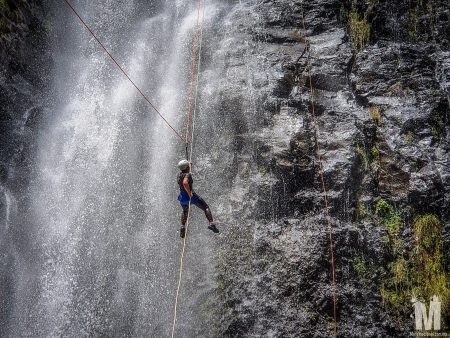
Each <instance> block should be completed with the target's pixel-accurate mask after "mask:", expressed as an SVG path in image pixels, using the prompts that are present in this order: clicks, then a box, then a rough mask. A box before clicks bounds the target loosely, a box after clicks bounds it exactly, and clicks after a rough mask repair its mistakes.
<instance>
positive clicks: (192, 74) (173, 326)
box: [171, 0, 205, 338]
mask: <svg viewBox="0 0 450 338" xmlns="http://www.w3.org/2000/svg"><path fill="white" fill-rule="evenodd" d="M200 5H201V0H198V2H197V22H196V26H195V27H196V38H194V41H193V52H192V73H191V82H190V86H189V87H190V88H189V98H188V115H187V123H186V139H185V144H186V159H188V158H189V162H191V160H192V151H193V139H194V128H195V116H196V109H197V95H198V83H199V74H200V61H201V47H202V36H203V20H204V17H205V9H204V8H203V15H202V20H201V23H200V26H199V19H200ZM199 27H201V28H200V40H199V39H198V30H199ZM199 43H200V44H199ZM195 47H197V49H198V51H197V50H196V49H195ZM197 52H198V60H197ZM196 62H198V67H197V65H196ZM195 69H197V78H196V87H195V94H194V116H193V119H192V134H191V151H190V153H189V154H188V146H189V124H190V114H191V110H192V94H193V83H194V81H195ZM190 215H191V200H190V199H189V204H188V214H187V218H186V225H185V235H184V238H183V247H182V249H181V257H180V268H179V274H178V283H177V290H176V295H175V305H174V310H173V322H172V336H171V337H172V338H174V337H175V328H176V323H177V307H178V299H179V295H180V287H181V279H182V276H183V263H184V253H185V251H186V242H187V237H188V227H189V218H190Z"/></svg>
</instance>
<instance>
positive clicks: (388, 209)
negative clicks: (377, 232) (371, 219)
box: [375, 199, 403, 235]
mask: <svg viewBox="0 0 450 338" xmlns="http://www.w3.org/2000/svg"><path fill="white" fill-rule="evenodd" d="M375 215H376V219H377V221H378V223H379V224H383V225H384V226H385V227H386V230H387V231H388V233H389V234H390V235H397V234H398V232H399V230H400V226H401V225H402V223H403V220H402V218H401V217H400V215H399V214H398V213H397V211H395V209H394V207H393V206H392V205H391V204H390V203H389V202H388V201H386V200H384V199H380V200H379V201H378V202H377V203H375Z"/></svg>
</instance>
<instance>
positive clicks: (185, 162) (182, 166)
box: [178, 160, 189, 171]
mask: <svg viewBox="0 0 450 338" xmlns="http://www.w3.org/2000/svg"><path fill="white" fill-rule="evenodd" d="M178 168H179V169H180V170H182V171H183V170H186V169H187V168H189V161H188V160H181V161H180V162H178Z"/></svg>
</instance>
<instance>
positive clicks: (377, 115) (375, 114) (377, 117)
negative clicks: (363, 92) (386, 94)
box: [369, 105, 381, 125]
mask: <svg viewBox="0 0 450 338" xmlns="http://www.w3.org/2000/svg"><path fill="white" fill-rule="evenodd" d="M369 114H370V117H371V118H372V121H373V122H374V123H375V124H376V125H379V124H380V122H381V111H380V109H379V108H378V107H377V106H375V105H372V106H370V107H369Z"/></svg>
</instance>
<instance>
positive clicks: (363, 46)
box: [211, 0, 450, 337]
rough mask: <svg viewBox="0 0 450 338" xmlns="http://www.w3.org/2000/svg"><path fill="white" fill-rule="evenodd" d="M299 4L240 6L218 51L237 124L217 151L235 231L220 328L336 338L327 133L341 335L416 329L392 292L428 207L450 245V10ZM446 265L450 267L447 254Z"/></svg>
mask: <svg viewBox="0 0 450 338" xmlns="http://www.w3.org/2000/svg"><path fill="white" fill-rule="evenodd" d="M301 3H302V2H301V1H262V2H261V1H258V2H256V1H247V2H244V3H240V4H236V5H235V6H234V8H233V10H232V11H231V12H230V13H229V14H228V15H227V17H226V19H225V22H227V26H226V32H225V37H224V40H223V42H222V43H221V45H220V48H219V49H218V50H219V52H216V53H215V59H213V63H214V64H223V65H224V66H223V76H224V78H226V81H225V80H223V81H221V82H220V81H219V82H218V83H217V84H216V85H217V86H218V92H219V93H220V100H219V103H218V104H217V105H216V109H217V110H218V111H219V113H218V114H221V115H222V116H223V117H224V120H225V121H227V120H228V121H231V122H230V123H232V124H234V125H235V128H234V130H235V133H234V135H222V136H221V137H220V139H219V140H218V141H217V144H216V146H217V147H215V148H214V151H216V152H218V154H216V155H214V154H212V153H211V157H213V158H215V159H216V164H217V167H226V168H232V169H230V171H231V172H230V173H229V175H228V180H227V182H222V183H223V186H228V187H229V188H228V189H227V196H228V198H225V200H226V202H223V204H222V213H221V215H220V216H221V218H222V219H224V220H225V221H224V222H225V223H226V224H228V225H229V226H230V228H229V229H228V230H227V231H226V234H225V236H224V238H223V244H222V246H221V253H220V257H221V258H220V260H219V261H220V263H219V265H218V275H217V279H218V286H219V289H220V292H218V295H217V297H218V299H219V300H218V301H219V302H220V303H221V304H223V306H222V309H223V311H222V312H221V318H222V321H221V323H220V325H219V327H218V330H219V335H222V336H232V337H243V336H268V337H286V336H290V337H298V336H301V337H303V336H304V337H327V336H331V333H332V323H333V317H332V314H333V312H332V309H333V304H332V286H331V275H330V255H329V238H328V230H327V222H326V220H325V218H324V212H323V193H322V191H321V185H320V177H319V174H318V173H319V170H318V166H319V164H318V162H317V157H316V153H315V151H316V145H315V141H316V140H317V142H318V144H319V146H320V149H321V158H322V161H323V168H324V180H325V185H326V188H327V191H328V199H329V205H330V213H331V217H332V226H333V239H334V255H335V265H336V278H337V286H336V288H337V291H336V293H337V309H338V313H337V321H338V323H337V327H338V335H339V336H342V337H398V336H408V335H409V332H410V331H413V330H414V327H413V322H412V320H411V319H410V317H409V315H410V313H408V314H407V316H405V314H404V313H401V315H399V312H396V311H397V310H398V308H405V307H406V308H407V309H408V311H409V307H410V303H409V301H410V300H403V301H404V303H402V304H400V305H399V304H394V305H392V306H393V307H389V306H388V304H389V298H386V297H385V296H383V295H385V294H386V292H389V286H388V282H387V281H388V280H389V279H392V278H394V277H393V276H392V271H391V270H390V269H391V268H390V267H391V266H392V264H394V263H395V264H397V262H398V261H399V259H400V258H401V257H403V256H404V257H406V261H407V262H408V263H407V264H413V263H411V262H412V261H413V258H412V257H413V254H412V252H413V248H414V247H415V245H416V244H415V242H414V231H415V230H414V229H415V228H414V226H413V224H414V221H415V220H416V219H417V217H418V216H420V215H424V214H433V215H437V216H438V218H439V219H440V222H441V223H442V224H443V225H444V226H443V228H442V233H441V236H442V238H443V239H444V240H443V242H444V246H445V247H447V248H448V245H449V243H448V236H449V213H448V208H447V207H446V206H448V205H449V196H450V195H449V191H448V189H449V186H450V184H449V183H450V182H449V176H448V175H449V170H448V165H449V162H448V146H449V134H448V129H449V123H448V114H449V109H448V107H449V105H448V102H449V100H448V79H447V78H446V76H448V61H446V60H447V59H448V40H447V39H448V37H447V35H445V34H439V32H443V31H446V30H448V16H449V13H448V8H446V7H445V6H444V4H443V3H442V4H441V3H439V2H433V3H431V2H430V3H428V4H427V3H426V2H421V3H417V4H415V3H413V4H412V3H407V2H405V3H400V2H395V3H394V2H387V1H376V2H374V1H358V2H357V1H352V2H351V1H338V0H315V1H308V2H307V3H304V4H303V11H304V18H305V27H304V26H303V13H302V12H303V11H302V5H301ZM421 11H425V12H423V13H422V12H421ZM419 12H420V14H419ZM430 23H431V24H430ZM307 41H309V42H310V50H308V44H307ZM309 53H310V55H311V82H312V86H313V88H314V93H313V98H311V94H310V89H309V77H308V70H307V67H308V62H307V57H308V55H309ZM225 74H226V76H225ZM312 99H313V100H314V101H315V107H314V108H315V114H316V116H317V131H318V133H317V139H316V132H315V130H316V129H315V128H314V123H313V119H312V114H311V113H312V105H311V100H312ZM225 123H227V122H225ZM216 131H217V132H218V133H219V134H220V129H219V130H216ZM230 145H232V146H231V148H230ZM226 146H228V150H227V151H225V150H217V149H225V147H226ZM230 182H231V183H230ZM383 208H384V209H383ZM386 215H387V216H386ZM393 239H395V240H398V242H399V243H401V244H400V246H401V248H402V249H401V250H400V252H401V253H396V251H395V250H396V249H393V248H392V246H391V245H392V241H393ZM417 245H418V244H417ZM393 252H394V253H393ZM444 252H445V251H444ZM400 256H401V257H400ZM399 257H400V258H399ZM442 267H443V269H444V274H445V275H447V274H448V257H446V256H445V255H444V256H443V257H442ZM445 271H446V272H445ZM447 276H448V275H447ZM382 296H383V297H382ZM396 306H397V307H396ZM398 311H400V310H398ZM400 312H401V311H400Z"/></svg>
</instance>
